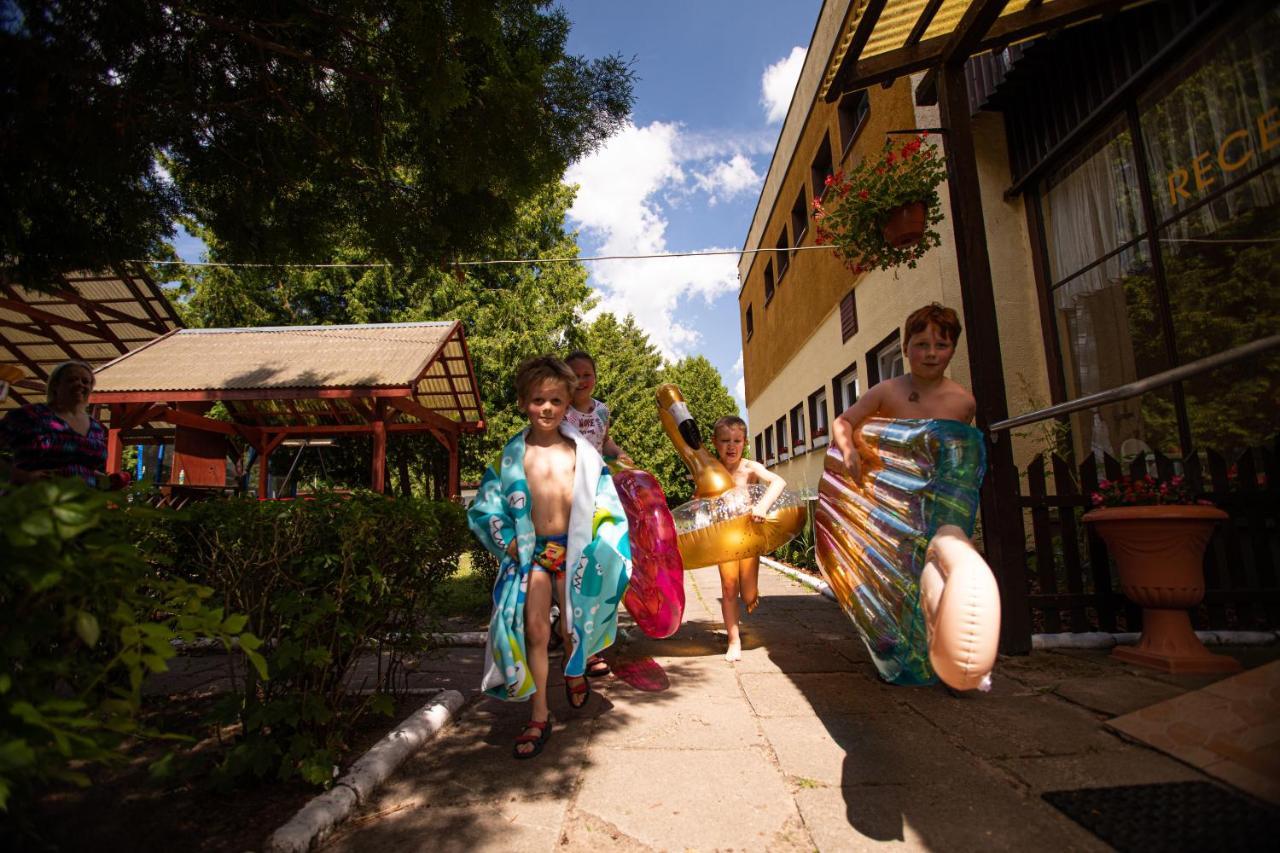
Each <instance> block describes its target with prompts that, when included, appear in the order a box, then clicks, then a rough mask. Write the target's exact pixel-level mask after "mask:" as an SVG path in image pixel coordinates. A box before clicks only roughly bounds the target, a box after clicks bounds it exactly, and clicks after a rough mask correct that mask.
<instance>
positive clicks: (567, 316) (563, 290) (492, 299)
mask: <svg viewBox="0 0 1280 853" xmlns="http://www.w3.org/2000/svg"><path fill="white" fill-rule="evenodd" d="M572 203H573V190H572V188H570V187H566V186H564V185H562V184H560V183H552V184H548V185H545V186H544V187H543V188H542V189H541V190H540V191H539V192H538V193H537V194H535V195H534V196H533V197H532V198H531V199H530V200H529V201H527V202H526V203H524V204H523V205H521V207H520V209H519V211H518V213H517V216H516V221H515V224H514V225H513V226H512V227H510V228H508V229H505V230H504V231H502V232H500V233H497V234H495V235H492V236H491V237H490V238H489V241H488V243H487V244H486V246H485V247H484V248H483V251H484V253H485V254H486V255H490V256H493V257H574V256H576V255H577V253H578V246H577V243H576V241H575V239H574V237H573V236H572V235H571V234H569V233H567V232H566V231H565V229H564V217H565V213H566V211H567V210H568V209H569V206H570V205H571V204H572ZM209 245H210V254H211V257H212V258H213V259H214V260H220V259H221V258H222V251H223V247H222V245H221V243H219V242H218V241H216V240H213V241H212V242H211V243H210V244H209ZM334 254H335V256H336V257H338V258H341V259H342V261H343V262H345V263H367V262H369V261H370V255H369V253H368V252H365V251H362V250H359V249H356V248H352V247H349V246H348V247H341V248H339V249H337V250H336V251H335V252H334ZM464 270H465V272H464ZM178 292H179V294H180V295H179V299H178V301H179V303H180V310H181V311H182V312H183V314H184V318H185V319H186V321H187V322H188V323H190V324H191V325H193V326H197V327H224V326H232V327H234V326H261V325H278V326H291V325H324V324H341V323H380V322H408V321H420V320H453V319H457V320H462V321H463V322H464V324H465V326H466V331H467V346H468V348H469V350H470V353H471V358H472V361H473V362H474V364H475V367H476V379H477V382H478V383H479V387H480V395H481V400H482V402H483V404H484V411H485V420H486V423H487V425H488V429H487V430H486V432H485V433H484V434H482V435H473V436H467V437H465V438H464V439H463V442H462V477H463V479H464V480H475V479H479V477H480V474H481V472H482V471H483V469H484V466H485V465H487V464H488V463H489V462H490V461H491V460H492V458H493V457H494V455H496V453H497V452H498V451H499V450H500V449H501V447H502V444H503V443H504V442H505V441H506V439H507V438H509V437H510V436H511V435H512V434H513V433H514V432H516V430H518V429H519V428H520V427H521V425H522V420H521V417H520V413H519V411H518V409H517V406H516V399H515V388H514V385H513V382H512V379H513V378H514V372H515V366H516V365H517V364H519V363H520V361H521V360H522V359H524V358H526V357H528V356H531V355H538V354H542V353H548V352H560V351H563V349H564V347H565V345H566V343H567V342H568V341H569V340H571V339H575V338H573V336H574V335H576V334H577V332H576V330H577V328H578V326H579V324H580V323H581V319H580V318H581V316H582V315H583V313H584V312H586V311H587V310H589V309H590V307H591V305H592V302H593V297H592V295H591V289H590V288H589V287H588V286H587V274H586V270H585V269H583V267H582V265H581V264H578V263H554V264H545V265H526V264H520V265H505V264H504V265H487V266H476V267H456V268H448V269H440V268H438V267H430V268H412V269H411V268H407V267H401V266H394V267H377V268H373V269H320V270H311V269H305V270H304V269H288V268H286V269H279V270H277V269H228V268H225V267H188V268H184V272H183V274H182V276H181V277H180V279H179V287H178ZM369 448H370V445H369V443H368V441H361V440H355V439H353V440H350V441H344V442H341V443H340V447H339V448H335V449H333V450H331V451H325V452H326V453H327V458H326V464H325V468H326V469H327V471H328V473H329V475H330V476H331V477H332V478H333V479H334V480H341V481H344V482H348V483H364V482H365V481H366V478H367V477H368V470H369V465H368V454H369V452H370V449H369ZM442 453H443V451H442V450H441V448H440V447H439V445H438V444H437V443H436V442H435V440H434V439H432V438H430V437H414V438H406V437H401V436H398V437H397V438H396V439H394V440H393V441H391V442H390V445H389V465H388V467H389V469H390V470H392V471H396V472H398V473H399V475H400V476H401V477H402V478H404V476H405V475H406V474H407V475H408V478H407V479H408V480H411V481H412V482H413V483H414V484H416V485H417V487H418V488H419V489H421V488H422V487H423V485H424V481H425V477H426V475H427V473H428V472H430V471H433V470H435V468H436V467H437V466H439V465H440V464H441V462H442V461H443V459H444V457H443V455H442ZM282 458H283V457H282ZM320 473H321V472H320V467H319V461H318V458H311V457H307V456H305V455H304V456H303V457H302V458H301V460H300V470H299V472H298V475H299V476H300V477H301V479H302V480H304V481H305V480H307V479H310V478H312V477H315V476H317V475H319V474H320Z"/></svg>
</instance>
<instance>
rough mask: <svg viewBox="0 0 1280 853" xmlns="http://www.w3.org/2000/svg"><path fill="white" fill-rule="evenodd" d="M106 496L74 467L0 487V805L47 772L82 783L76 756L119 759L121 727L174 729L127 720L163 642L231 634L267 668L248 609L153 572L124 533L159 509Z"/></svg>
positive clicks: (143, 733) (162, 658) (168, 648)
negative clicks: (225, 605) (69, 472)
mask: <svg viewBox="0 0 1280 853" xmlns="http://www.w3.org/2000/svg"><path fill="white" fill-rule="evenodd" d="M112 499H113V498H110V497H108V496H107V495H105V494H103V493H101V492H97V491H94V490H91V489H90V488H89V487H87V486H86V485H85V484H84V483H83V482H81V481H80V480H78V479H70V480H46V481H41V482H36V483H32V484H29V485H26V486H21V487H17V488H11V489H10V490H9V491H8V492H7V493H5V494H3V495H0V554H2V555H3V559H0V562H2V563H3V565H4V570H3V571H2V572H0V655H3V658H4V669H3V671H0V809H3V810H6V811H10V809H9V805H10V801H11V799H12V798H13V797H14V796H24V795H28V794H30V793H32V792H33V791H34V790H36V789H37V788H39V787H43V786H45V785H47V784H49V783H58V782H64V783H71V784H75V785H87V784H89V777H88V775H87V774H86V772H85V771H86V770H87V769H88V766H89V765H91V764H94V763H113V762H119V761H121V760H123V759H122V758H121V755H120V753H118V752H116V751H115V748H116V746H118V745H119V743H120V742H121V741H122V740H123V739H124V738H126V737H135V738H136V737H143V738H147V737H151V738H172V737H175V736H174V735H170V734H165V733H163V732H159V731H154V730H150V729H147V728H146V727H144V726H142V725H141V724H140V723H139V721H138V714H139V711H140V710H141V706H142V694H141V688H142V683H143V681H144V680H145V679H146V677H147V676H148V675H150V674H152V673H159V672H164V671H165V670H166V669H167V668H168V666H167V662H168V661H169V660H170V659H171V658H172V657H173V656H174V655H175V654H176V651H175V647H174V641H175V640H182V641H185V642H191V641H194V640H196V639H198V638H213V639H216V640H218V641H219V642H221V643H222V644H223V645H224V646H225V647H226V648H228V649H230V648H231V643H232V641H233V640H235V641H236V642H237V643H238V645H239V647H240V648H241V649H242V650H243V651H244V652H245V655H246V656H247V657H248V659H249V660H250V661H251V662H252V663H253V664H254V666H255V672H257V673H258V676H259V677H261V678H265V677H266V674H267V672H266V667H265V661H264V660H263V659H262V657H261V656H260V655H259V654H258V653H257V652H256V651H255V649H257V648H258V647H259V645H260V644H259V641H258V639H257V638H256V637H255V636H254V635H253V634H251V633H248V632H246V631H245V626H246V623H247V621H248V620H247V617H246V616H245V615H244V614H241V613H227V612H226V611H224V610H223V609H222V608H221V607H215V606H213V605H212V597H213V590H212V589H210V588H209V587H207V586H204V585H201V584H197V583H193V582H191V581H189V580H183V579H180V578H174V577H169V576H166V575H164V574H160V573H157V572H156V571H155V570H154V569H153V568H152V566H151V565H149V563H148V560H147V555H146V554H145V553H144V551H142V550H140V549H139V548H138V547H137V546H136V545H135V539H136V538H137V537H136V535H135V532H136V530H137V529H138V528H139V527H140V526H141V525H146V524H149V523H151V522H152V521H153V520H154V519H155V517H156V515H157V513H155V511H152V510H146V509H134V508H130V509H124V508H120V507H116V506H113V505H112V504H111V503H110V502H109V501H111V500H112ZM114 499H115V500H118V499H119V498H118V496H116V497H115V498H114Z"/></svg>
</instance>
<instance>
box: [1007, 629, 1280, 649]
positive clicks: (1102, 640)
mask: <svg viewBox="0 0 1280 853" xmlns="http://www.w3.org/2000/svg"><path fill="white" fill-rule="evenodd" d="M1139 636H1140V635H1139V634H1137V633H1123V634H1108V633H1105V632H1101V631H1088V632H1084V633H1080V634H1032V635H1031V648H1032V649H1035V650H1037V651H1039V650H1042V649H1109V648H1112V647H1113V646H1134V645H1137V643H1138V637H1139ZM1196 636H1197V637H1199V638H1200V642H1202V643H1204V644H1205V645H1206V646H1269V645H1271V644H1272V643H1274V642H1276V641H1277V639H1280V634H1277V633H1276V632H1275V631H1196Z"/></svg>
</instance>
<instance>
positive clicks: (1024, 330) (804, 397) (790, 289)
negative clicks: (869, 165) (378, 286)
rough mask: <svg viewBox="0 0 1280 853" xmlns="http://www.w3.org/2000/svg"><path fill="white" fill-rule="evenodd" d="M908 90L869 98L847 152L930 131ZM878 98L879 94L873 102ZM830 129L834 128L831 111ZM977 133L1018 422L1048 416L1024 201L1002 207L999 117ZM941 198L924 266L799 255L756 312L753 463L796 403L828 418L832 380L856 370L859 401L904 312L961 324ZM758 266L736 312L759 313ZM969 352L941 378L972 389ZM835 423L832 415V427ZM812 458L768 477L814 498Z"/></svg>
mask: <svg viewBox="0 0 1280 853" xmlns="http://www.w3.org/2000/svg"><path fill="white" fill-rule="evenodd" d="M917 80H918V78H917ZM911 82H914V81H911ZM911 82H909V81H899V82H898V83H896V84H895V85H894V87H893V88H892V89H890V90H887V91H885V90H881V89H879V87H875V88H874V90H873V95H872V98H873V100H872V115H871V118H870V119H869V121H868V126H867V127H866V128H864V130H863V133H862V136H861V138H860V139H859V140H858V141H857V142H856V143H855V146H854V148H855V150H869V151H872V152H877V151H878V150H879V147H880V145H882V144H883V140H884V135H883V131H884V130H886V129H895V130H896V129H902V128H910V127H937V126H938V123H939V120H938V116H937V111H936V109H934V108H918V107H914V106H913V104H912V100H913V99H912V96H911V88H910V86H911ZM875 92H879V93H880V97H879V99H877V97H876V95H875V94H874V93H875ZM877 104H880V106H881V109H880V111H879V112H880V116H881V120H880V121H879V122H876V113H877ZM822 106H823V105H819V108H821V107H822ZM902 107H905V109H906V110H907V113H906V115H905V117H904V116H903V115H902V113H901V109H900V108H902ZM811 119H812V116H811ZM832 120H833V121H834V120H835V119H834V111H833V113H832ZM811 124H814V122H812V121H811ZM873 128H874V129H875V131H873V130H872V129H873ZM876 131H878V132H876ZM974 133H975V148H976V149H977V152H978V158H979V163H978V166H979V179H980V181H981V184H982V188H983V211H984V219H985V225H986V232H987V247H988V253H989V255H990V261H991V273H992V279H993V284H994V290H995V298H996V306H997V312H998V314H997V320H998V324H999V329H1000V347H1001V357H1002V361H1003V366H1004V376H1005V389H1006V396H1007V398H1008V404H1009V412H1010V415H1015V414H1020V413H1022V412H1027V411H1031V410H1033V409H1036V408H1040V407H1041V406H1044V405H1048V403H1049V401H1050V394H1049V387H1048V374H1047V369H1046V366H1045V354H1044V344H1043V342H1042V331H1041V325H1040V318H1039V303H1038V299H1037V294H1036V285H1035V278H1034V273H1033V269H1032V266H1031V246H1030V240H1029V238H1028V234H1027V226H1026V215H1025V210H1024V208H1023V202H1022V200H1021V198H1015V199H1012V200H1006V199H1005V198H1004V190H1005V188H1006V187H1008V186H1009V185H1010V183H1011V182H1012V181H1011V178H1010V175H1009V166H1008V162H1009V161H1008V155H1007V150H1006V145H1005V134H1004V126H1003V119H1002V117H1001V116H1000V115H999V114H995V113H980V114H979V115H978V116H975V118H974ZM804 138H805V139H807V140H809V142H810V146H809V147H805V146H804V145H801V146H800V147H799V148H798V149H797V152H796V156H795V158H794V161H793V163H792V165H791V167H790V168H789V169H788V177H791V176H792V174H793V173H794V172H796V167H797V166H800V167H802V169H803V172H804V173H807V172H808V169H809V163H810V161H811V160H812V157H813V152H814V151H815V150H816V148H817V145H818V143H819V142H820V140H821V136H820V134H819V133H816V132H815V133H814V134H812V136H810V134H808V133H806V134H805V135H804ZM933 141H934V143H935V144H937V143H938V142H939V140H938V139H937V138H936V137H934V138H933ZM787 186H789V187H792V188H791V189H789V190H784V192H783V193H782V194H780V195H779V202H778V204H777V205H776V206H775V208H774V210H773V211H772V214H771V216H770V227H769V228H766V229H765V231H764V235H765V243H764V245H766V246H768V245H772V244H773V242H776V240H777V235H778V230H777V228H778V226H776V225H774V222H775V221H778V217H779V215H780V214H782V213H785V214H786V215H787V216H788V217H789V215H790V210H791V203H792V202H793V201H794V193H795V191H796V190H795V187H798V182H796V183H791V182H790V181H789V182H788V183H787ZM939 193H940V196H941V198H942V209H943V215H944V219H943V221H942V222H941V223H940V224H939V226H938V231H939V234H940V235H941V238H942V242H941V245H939V246H938V247H937V248H935V249H934V250H933V251H931V252H929V253H928V254H927V255H925V257H924V258H923V259H922V260H921V261H920V263H919V264H918V265H917V267H916V268H915V269H908V268H905V267H904V268H899V269H896V270H888V271H874V272H870V273H866V274H863V275H862V276H860V277H857V278H856V279H855V277H854V276H853V275H852V274H851V273H849V272H848V271H847V270H846V269H845V268H844V267H843V266H842V265H841V264H840V262H839V261H838V259H836V258H835V256H834V253H829V252H824V251H813V252H800V253H796V255H795V260H793V261H792V268H791V269H789V270H788V271H787V273H786V275H785V276H784V280H783V283H782V284H781V285H779V286H778V289H777V291H776V292H775V294H774V298H773V301H772V302H771V304H770V306H769V311H768V312H767V314H765V313H764V312H761V311H760V309H759V308H758V307H757V308H755V334H754V336H753V339H752V340H751V341H747V342H745V343H744V354H743V367H744V378H745V379H746V399H747V410H748V420H749V423H750V440H751V444H752V451H753V452H754V436H755V435H757V434H759V433H761V432H763V430H764V429H765V428H766V427H767V426H769V425H771V424H773V423H774V422H776V420H777V419H778V418H779V417H782V416H784V415H785V414H787V413H788V412H790V410H791V408H792V407H793V406H795V405H796V404H797V403H805V406H806V408H805V411H806V416H807V411H808V409H807V401H808V397H809V395H810V394H811V393H812V392H814V391H815V390H817V389H818V388H819V387H825V388H826V389H827V403H828V407H829V409H830V407H831V406H832V402H833V401H832V400H831V382H832V379H833V378H834V377H836V376H837V375H839V374H840V373H842V372H844V371H845V370H846V369H847V368H848V366H849V365H850V364H851V363H855V362H856V364H857V368H858V379H859V393H862V392H864V391H865V390H866V387H867V386H866V381H867V376H868V370H867V356H868V352H869V351H871V350H872V348H873V347H875V346H876V345H877V344H879V343H880V342H881V341H883V340H884V339H885V338H886V337H888V336H889V335H891V334H892V333H893V332H894V330H895V329H900V327H901V325H902V322H903V320H904V319H905V318H906V316H907V314H908V313H910V312H911V311H912V310H914V309H916V308H918V307H920V306H921V305H924V304H926V303H928V302H932V301H938V302H941V303H943V304H944V305H949V306H952V307H954V308H955V309H956V310H957V311H958V312H960V315H961V321H962V323H963V322H964V313H963V307H962V297H961V290H960V287H961V285H960V280H959V276H958V272H957V267H956V257H955V244H954V236H953V233H952V229H951V225H950V221H951V215H950V201H949V196H948V192H947V186H946V184H945V183H944V184H943V185H942V186H941V187H940V188H939ZM810 242H811V237H809V238H806V244H809V243H810ZM763 257H764V256H761V255H758V256H757V261H756V263H755V264H753V267H752V271H751V275H750V276H749V277H748V280H747V284H746V286H744V288H743V296H742V297H741V298H740V302H741V305H742V310H743V311H744V312H745V306H746V304H747V303H748V302H751V303H753V304H754V305H757V306H758V305H761V304H762V303H763V296H764V293H763V287H764V285H763V277H762V274H761V272H760V271H761V269H762V268H763V263H762V258H763ZM851 286H852V287H855V301H856V306H857V314H858V323H859V326H858V332H857V334H855V335H854V336H853V337H851V338H850V339H849V340H848V341H847V342H843V343H842V342H841V340H840V314H839V302H840V299H841V298H842V297H843V296H844V295H845V294H846V293H847V292H848V290H849V288H850V287H851ZM764 316H768V320H767V321H766V322H762V319H763V317H764ZM965 325H966V326H967V323H966V324H965ZM744 337H745V332H744ZM965 344H966V340H965V338H964V337H963V335H962V337H961V346H959V347H958V349H957V352H956V356H955V358H954V360H953V361H952V363H951V368H950V371H949V374H950V376H951V377H952V378H953V379H955V380H956V381H957V382H959V383H960V384H962V385H964V386H965V387H967V388H972V382H971V380H970V370H969V354H968V347H967V346H966V345H965ZM838 414H839V413H838V412H835V411H829V412H828V418H829V420H830V419H833V418H834V417H835V416H836V415H838ZM1042 434H1043V430H1038V429H1032V430H1029V431H1027V432H1026V433H1024V434H1022V435H1018V436H1014V437H1013V441H1014V457H1015V461H1016V463H1017V464H1018V465H1019V466H1020V467H1021V466H1024V465H1025V464H1026V463H1027V462H1029V461H1030V459H1031V457H1032V456H1034V455H1035V453H1037V452H1040V451H1041V450H1043V449H1045V447H1044V442H1043V441H1040V440H1037V438H1036V436H1038V435H1042ZM810 448H811V449H809V450H808V452H805V453H802V454H799V455H798V456H796V457H795V458H793V459H788V460H787V461H781V462H778V463H777V464H776V465H774V466H772V467H773V469H774V470H775V471H776V472H777V473H778V474H779V475H781V476H782V477H784V478H785V479H786V480H787V481H788V482H789V483H791V484H792V486H793V488H796V489H798V490H800V491H802V492H805V493H809V494H812V493H813V492H814V491H815V490H816V487H817V480H818V478H819V477H820V476H821V472H822V458H823V456H824V453H825V448H817V449H813V448H812V444H811V443H810Z"/></svg>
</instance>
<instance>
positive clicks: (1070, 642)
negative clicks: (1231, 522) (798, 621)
mask: <svg viewBox="0 0 1280 853" xmlns="http://www.w3.org/2000/svg"><path fill="white" fill-rule="evenodd" d="M760 562H762V563H764V564H765V565H766V566H768V567H769V568H771V569H774V570H776V571H779V572H782V573H783V574H784V575H786V576H787V577H789V578H792V579H793V580H796V581H799V582H800V583H802V584H804V585H805V586H807V587H809V588H810V589H813V590H815V591H816V592H820V593H822V594H823V595H825V596H826V597H827V598H829V599H831V600H832V601H835V600H836V596H835V593H833V592H832V591H831V587H830V586H829V585H828V584H827V582H826V581H824V580H822V579H821V578H816V577H814V576H813V575H811V574H809V573H808V572H804V571H801V570H800V569H797V568H794V567H793V566H788V565H787V564H786V563H779V562H778V561H777V560H775V559H773V558H772V557H761V558H760ZM1139 636H1141V635H1140V634H1138V633H1121V634H1109V633H1105V632H1101V631H1088V632H1082V633H1079V634H1032V635H1031V648H1032V649H1034V650H1036V651H1041V650H1047V649H1109V648H1112V647H1113V646H1136V645H1137V644H1138V637H1139ZM1196 636H1197V637H1199V638H1200V642H1202V643H1204V644H1205V645H1206V646H1269V645H1271V644H1272V643H1274V642H1277V641H1278V640H1280V632H1276V631H1196Z"/></svg>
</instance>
